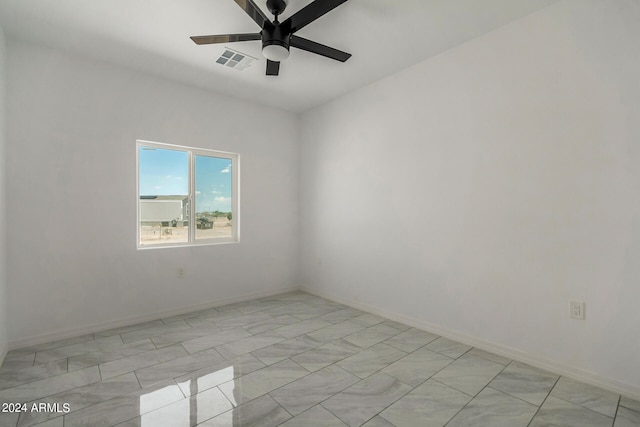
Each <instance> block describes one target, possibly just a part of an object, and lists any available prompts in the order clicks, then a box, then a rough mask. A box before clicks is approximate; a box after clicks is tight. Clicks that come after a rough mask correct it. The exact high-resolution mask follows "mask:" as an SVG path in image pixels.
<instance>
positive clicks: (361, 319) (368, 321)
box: [351, 313, 387, 327]
mask: <svg viewBox="0 0 640 427" xmlns="http://www.w3.org/2000/svg"><path fill="white" fill-rule="evenodd" d="M385 320H387V319H385V318H384V317H380V316H376V315H375V314H371V313H364V314H361V315H360V316H357V317H354V318H353V319H351V321H352V322H354V323H357V324H358V325H362V326H366V327H369V326H373V325H377V324H378V323H382V322H384V321H385Z"/></svg>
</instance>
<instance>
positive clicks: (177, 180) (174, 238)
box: [137, 141, 239, 248]
mask: <svg viewBox="0 0 640 427" xmlns="http://www.w3.org/2000/svg"><path fill="white" fill-rule="evenodd" d="M137 158H138V191H137V204H138V248H147V247H166V246H180V245H194V244H215V243H229V242H237V241H238V238H239V233H238V224H239V222H238V206H239V203H238V155H237V154H234V153H224V152H220V151H213V150H204V149H197V148H190V147H182V146H177V145H168V144H160V143H155V142H147V141H138V143H137Z"/></svg>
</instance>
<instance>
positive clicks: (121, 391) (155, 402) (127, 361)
mask: <svg viewBox="0 0 640 427" xmlns="http://www.w3.org/2000/svg"><path fill="white" fill-rule="evenodd" d="M219 350H222V351H223V353H224V354H220V351H219ZM239 353H241V354H240V355H239V356H238V354H239ZM225 356H226V357H228V358H230V359H229V360H227V359H226V358H225ZM556 378H557V376H556V375H554V374H551V373H548V372H545V371H540V370H537V369H535V368H532V367H530V366H527V365H524V364H521V363H517V362H512V361H511V360H510V359H509V358H506V357H502V356H499V355H495V354H492V353H488V352H486V351H482V350H479V349H476V348H470V347H469V346H467V345H464V344H461V343H457V342H455V341H452V340H448V339H445V338H443V337H438V336H437V335H434V334H431V333H429V332H425V331H422V330H419V329H415V328H411V327H409V326H407V325H403V324H401V323H398V322H394V321H391V320H387V319H384V318H382V317H379V316H375V315H373V314H369V313H365V312H362V311H359V310H356V309H353V308H350V307H347V306H345V305H342V304H339V303H334V302H331V301H327V300H324V299H322V298H319V297H316V296H313V295H309V294H305V293H303V292H290V293H287V294H281V295H275V296H271V297H265V298H260V299H255V300H252V301H246V302H240V303H235V304H229V305H227V306H222V307H216V308H207V309H203V310H199V311H194V312H191V313H185V314H180V315H176V316H171V317H169V318H165V319H160V320H156V321H150V322H143V323H139V324H136V325H130V326H123V327H117V328H111V329H110V330H106V331H102V332H98V333H95V334H86V335H83V336H79V337H71V338H66V339H62V340H57V341H55V342H49V343H43V344H38V345H34V346H30V347H28V348H22V349H18V350H12V351H11V352H9V353H8V354H7V355H6V356H5V359H4V364H3V366H0V402H3V401H7V400H8V401H24V402H26V403H27V404H31V403H49V404H54V403H60V404H62V403H65V402H68V403H69V404H70V408H71V412H70V413H67V414H62V413H61V412H55V411H54V412H51V413H45V412H29V413H23V414H21V415H18V414H7V413H1V412H0V427H16V426H17V427H36V426H42V427H69V426H71V427H75V426H91V427H94V426H96V427H100V426H105V427H106V426H112V425H119V426H120V427H140V426H144V427H148V426H150V425H152V426H154V427H155V426H156V425H157V426H165V425H166V426H168V427H169V426H170V427H179V426H180V425H185V426H187V425H188V426H190V427H191V426H195V425H196V424H199V425H234V423H235V424H236V425H238V424H241V425H279V424H282V423H286V424H285V425H287V426H296V425H300V426H305V427H307V426H309V427H312V426H314V425H321V426H323V427H325V426H334V425H335V426H336V427H338V426H344V425H365V426H366V427H392V426H402V425H411V426H413V425H415V426H421V427H422V426H429V425H442V424H444V423H447V427H450V426H457V425H465V426H466V425H473V426H475V425H481V426H483V425H491V426H492V427H493V425H498V426H499V425H508V426H511V425H515V426H517V425H520V424H523V425H524V423H525V420H526V418H527V416H531V412H530V410H531V408H534V409H535V410H538V412H537V413H536V414H535V415H534V416H533V420H532V421H531V424H530V425H531V426H532V427H539V426H542V425H544V426H546V425H561V426H563V427H564V426H574V425H575V426H578V425H579V426H587V427H588V426H599V425H603V426H611V425H613V424H615V426H616V427H628V426H631V425H633V426H635V425H640V402H637V401H633V400H630V399H628V398H625V397H622V398H620V397H619V395H617V394H615V393H610V392H607V391H604V390H601V389H599V388H596V387H592V386H588V385H586V384H582V383H579V382H576V381H572V380H568V379H566V378H560V379H558V380H557V382H555V385H554V381H555V379H556ZM141 384H142V386H145V388H141ZM414 387H415V388H414ZM550 390H551V391H550ZM474 394H475V398H474V397H473V396H474ZM467 401H468V402H469V403H467V404H466V405H465V402H467ZM541 403H542V406H541V407H539V406H537V405H540V404H541ZM462 405H465V406H464V407H463V408H462V409H460V410H459V411H458V412H457V413H454V412H456V411H457V409H458V408H459V407H462ZM287 409H288V411H287ZM331 411H334V412H331ZM451 414H453V418H451V416H452V415H451ZM340 417H342V418H340ZM384 417H387V418H384ZM614 417H616V418H615V420H614ZM392 421H393V423H392ZM363 423H364V424H363Z"/></svg>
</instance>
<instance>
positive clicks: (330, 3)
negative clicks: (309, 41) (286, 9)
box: [236, 0, 347, 33]
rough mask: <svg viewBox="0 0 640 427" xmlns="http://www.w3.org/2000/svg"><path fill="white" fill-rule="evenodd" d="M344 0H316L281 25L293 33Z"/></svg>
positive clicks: (344, 0)
mask: <svg viewBox="0 0 640 427" xmlns="http://www.w3.org/2000/svg"><path fill="white" fill-rule="evenodd" d="M236 1H239V0H236ZM346 1H347V0H316V1H314V2H313V3H310V4H308V5H307V6H305V7H303V8H302V9H300V10H299V11H297V12H296V13H294V14H293V15H291V16H290V17H289V18H288V19H286V20H285V21H284V22H283V23H282V24H281V26H284V27H285V28H287V29H289V31H290V32H291V33H295V32H296V31H298V30H299V29H301V28H302V27H304V26H306V25H308V24H310V23H311V22H313V21H315V20H316V19H318V18H320V17H321V16H322V15H324V14H325V13H327V12H330V11H332V10H333V9H335V8H336V7H338V6H340V5H341V4H342V3H344V2H346Z"/></svg>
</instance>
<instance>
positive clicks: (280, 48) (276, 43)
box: [191, 0, 351, 76]
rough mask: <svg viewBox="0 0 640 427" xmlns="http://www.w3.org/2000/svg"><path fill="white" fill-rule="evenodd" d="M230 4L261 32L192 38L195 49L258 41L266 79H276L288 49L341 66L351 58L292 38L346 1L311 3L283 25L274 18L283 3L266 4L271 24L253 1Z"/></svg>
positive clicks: (273, 0) (278, 0)
mask: <svg viewBox="0 0 640 427" xmlns="http://www.w3.org/2000/svg"><path fill="white" fill-rule="evenodd" d="M234 1H235V2H236V3H237V4H238V6H240V7H241V8H242V9H243V10H244V11H245V12H246V13H247V15H249V16H250V17H251V19H253V20H254V21H255V23H256V24H258V25H259V26H260V28H262V31H260V32H259V33H248V34H222V35H215V36H193V37H191V40H193V41H194V42H195V43H196V44H199V45H201V44H214V43H230V42H242V41H248V40H262V54H263V55H264V57H265V58H267V75H268V76H277V75H278V73H279V71H280V62H281V61H284V60H285V59H287V58H288V57H289V48H290V47H291V46H293V47H297V48H298V49H302V50H306V51H307V52H311V53H315V54H318V55H322V56H326V57H327V58H331V59H335V60H337V61H341V62H345V61H346V60H347V59H349V58H350V57H351V54H350V53H346V52H342V51H340V50H338V49H334V48H332V47H329V46H325V45H323V44H320V43H317V42H314V41H311V40H307V39H305V38H302V37H299V36H296V35H294V33H295V32H296V31H298V30H300V29H302V28H303V27H305V26H306V25H308V24H310V23H311V22H313V21H315V20H316V19H318V18H320V17H321V16H322V15H324V14H325V13H327V12H330V11H331V10H333V9H335V8H336V7H338V6H340V5H341V4H342V3H344V2H346V1H347V0H315V1H314V2H313V3H310V4H308V5H307V6H305V7H304V8H302V9H300V10H299V11H298V12H296V13H295V14H293V15H291V16H290V17H289V18H287V19H286V20H285V21H283V22H278V15H281V14H282V12H284V10H285V8H286V7H287V0H267V8H268V9H269V11H270V12H271V13H272V14H273V16H274V19H273V22H272V21H270V20H269V18H267V17H266V16H265V14H264V13H263V12H262V10H261V9H260V8H259V7H258V6H256V4H255V3H254V2H253V0H234Z"/></svg>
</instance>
